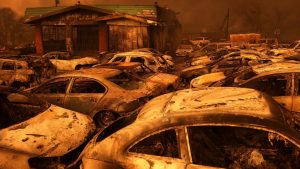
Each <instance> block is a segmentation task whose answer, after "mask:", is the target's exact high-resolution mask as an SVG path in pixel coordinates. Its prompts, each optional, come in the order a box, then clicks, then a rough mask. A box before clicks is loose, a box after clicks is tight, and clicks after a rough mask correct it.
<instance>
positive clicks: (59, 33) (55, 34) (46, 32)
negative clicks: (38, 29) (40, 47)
mask: <svg viewBox="0 0 300 169" xmlns="http://www.w3.org/2000/svg"><path fill="white" fill-rule="evenodd" d="M42 29H43V41H51V40H65V39H66V27H65V26H43V27H42Z"/></svg>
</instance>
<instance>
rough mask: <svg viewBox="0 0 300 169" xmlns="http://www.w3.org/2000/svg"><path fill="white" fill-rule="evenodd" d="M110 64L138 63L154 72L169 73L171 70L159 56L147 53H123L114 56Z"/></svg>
mask: <svg viewBox="0 0 300 169" xmlns="http://www.w3.org/2000/svg"><path fill="white" fill-rule="evenodd" d="M112 62H140V63H142V64H144V65H146V66H147V67H149V68H151V69H152V70H154V71H155V72H169V71H171V70H172V68H171V66H170V65H169V64H168V62H167V61H166V60H165V59H163V58H162V57H161V56H154V54H152V53H149V52H123V53H118V54H116V55H115V56H114V57H113V58H112V59H111V60H109V61H108V63H112Z"/></svg>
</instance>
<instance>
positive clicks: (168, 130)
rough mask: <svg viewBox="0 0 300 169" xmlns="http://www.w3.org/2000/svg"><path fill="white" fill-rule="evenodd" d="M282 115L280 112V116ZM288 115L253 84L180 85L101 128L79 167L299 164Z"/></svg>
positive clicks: (194, 168)
mask: <svg viewBox="0 0 300 169" xmlns="http://www.w3.org/2000/svg"><path fill="white" fill-rule="evenodd" d="M286 115H287V116H286ZM286 117H288V113H287V111H286V110H285V109H284V108H281V106H280V105H279V104H277V103H276V102H275V101H274V100H272V98H270V97H269V96H267V95H264V94H262V93H260V92H258V91H255V90H253V89H244V88H207V89H204V90H199V89H195V90H191V89H189V90H182V91H176V92H174V93H170V94H166V95H162V96H159V97H157V98H155V99H153V100H151V101H149V102H148V103H147V104H146V105H145V106H144V107H143V109H142V110H141V111H140V113H139V114H138V115H135V114H133V115H132V116H129V117H126V118H123V119H120V120H118V121H116V122H115V123H113V124H111V125H110V126H108V127H107V128H105V129H104V130H102V131H100V132H99V133H98V134H96V135H95V137H94V138H93V139H92V140H91V141H90V143H89V144H88V145H87V147H86V148H85V149H84V151H83V153H82V155H81V156H82V158H80V160H79V159H78V160H77V161H78V162H79V161H81V162H82V164H81V168H82V169H85V168H94V169H97V168H110V169H114V168H125V169H126V168H130V169H137V168H139V169H142V168H147V169H148V168H151V169H158V168H167V169H175V168H176V169H200V168H299V167H300V161H299V159H300V158H299V152H300V136H299V133H298V132H297V131H296V130H294V129H292V128H291V127H290V125H289V124H288V123H287V122H286V119H287V118H286Z"/></svg>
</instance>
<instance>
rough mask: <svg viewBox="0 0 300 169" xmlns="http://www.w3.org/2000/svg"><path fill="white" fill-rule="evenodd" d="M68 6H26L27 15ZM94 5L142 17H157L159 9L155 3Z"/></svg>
mask: <svg viewBox="0 0 300 169" xmlns="http://www.w3.org/2000/svg"><path fill="white" fill-rule="evenodd" d="M66 7H67V6H58V7H37V8H26V11H25V17H32V16H38V15H43V14H46V13H48V12H53V11H56V10H61V9H63V8H66ZM92 7H96V8H101V9H106V10H112V11H115V12H119V13H126V14H129V15H136V16H140V17H146V18H157V10H156V7H155V6H154V5H92Z"/></svg>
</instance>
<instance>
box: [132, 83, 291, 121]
mask: <svg viewBox="0 0 300 169" xmlns="http://www.w3.org/2000/svg"><path fill="white" fill-rule="evenodd" d="M272 104H275V105H278V104H277V103H276V102H275V101H273V100H272V99H270V98H268V96H265V95H263V94H262V93H261V92H259V91H256V90H254V89H248V88H236V87H215V88H213V87H212V88H205V89H187V90H181V91H176V92H174V93H171V94H167V95H163V96H160V97H157V98H156V99H153V100H151V101H150V102H148V103H147V104H146V105H145V106H144V108H143V109H142V110H141V112H140V114H139V116H138V119H139V120H149V119H158V118H165V117H166V116H176V115H184V116H197V117H200V116H207V115H217V116H220V117H225V116H232V115H234V116H240V117H244V118H247V117H250V118H259V119H261V118H263V119H269V120H271V121H277V122H280V123H285V122H284V116H283V114H282V112H281V109H278V108H277V109H276V108H275V109H274V106H273V105H272ZM154 105H155V107H154ZM278 106H279V105H278ZM278 110H279V111H278Z"/></svg>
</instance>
